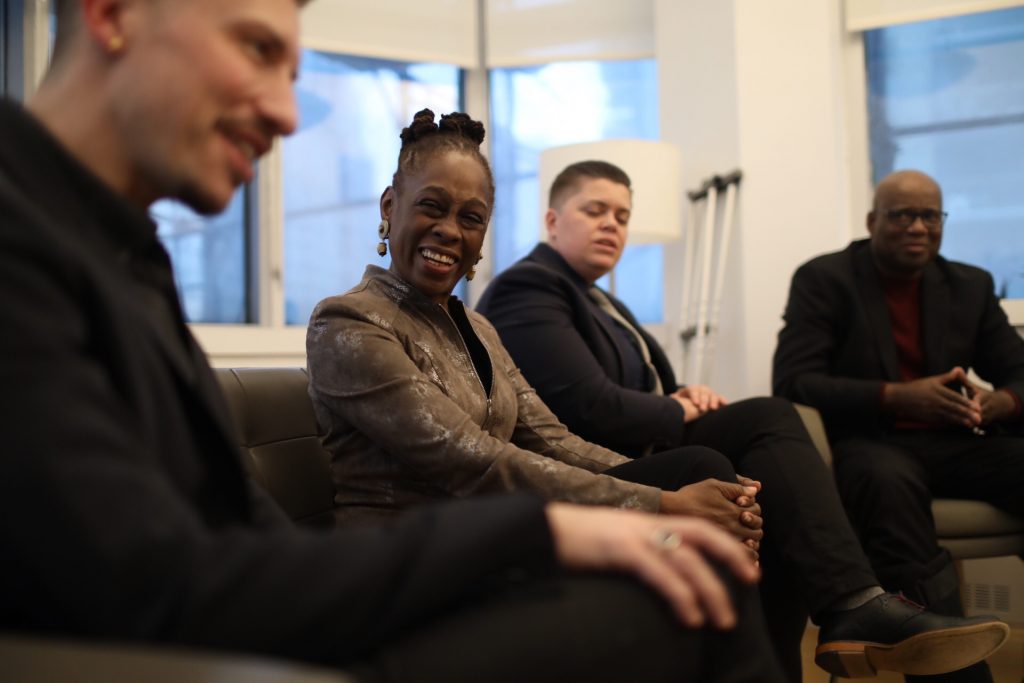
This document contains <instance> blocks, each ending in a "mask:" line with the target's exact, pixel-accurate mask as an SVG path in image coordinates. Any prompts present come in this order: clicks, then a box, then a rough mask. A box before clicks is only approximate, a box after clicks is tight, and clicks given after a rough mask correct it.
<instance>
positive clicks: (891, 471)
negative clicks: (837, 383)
mask: <svg viewBox="0 0 1024 683" xmlns="http://www.w3.org/2000/svg"><path fill="white" fill-rule="evenodd" d="M833 452H834V455H835V468H836V479H837V481H838V483H839V491H840V493H841V494H842V497H843V503H844V504H845V505H846V508H847V511H848V513H849V515H850V519H851V520H852V521H853V523H854V526H855V528H856V530H857V534H858V535H859V536H860V538H861V542H862V545H863V546H864V549H865V551H866V552H867V554H868V557H869V558H870V559H871V563H872V566H873V567H874V569H875V572H876V574H877V575H878V578H879V579H880V580H881V582H882V585H883V586H884V587H885V588H886V589H887V590H891V591H903V592H904V593H906V594H907V595H908V596H910V597H911V598H912V599H914V600H916V601H918V602H921V603H923V604H925V605H926V606H927V607H928V608H929V609H930V610H932V611H933V612H938V613H940V614H950V615H959V614H962V606H961V604H960V596H959V592H958V586H957V578H956V573H955V571H954V569H953V566H952V560H951V558H950V557H949V553H947V552H946V551H944V550H943V549H941V548H940V547H939V545H938V542H937V541H936V536H935V520H934V519H933V517H932V509H931V503H932V497H933V496H936V497H939V498H968V499H973V500H983V501H987V502H989V503H992V504H993V505H995V506H996V507H999V508H1001V509H1003V510H1006V511H1008V512H1012V513H1015V514H1018V515H1020V514H1024V497H1022V496H1021V494H1020V491H1021V488H1022V487H1024V439H1022V438H1020V437H1014V436H999V435H993V436H976V435H974V434H972V433H970V432H967V431H966V430H964V431H959V430H957V431H952V430H951V431H941V432H940V431H905V432H892V433H890V434H888V435H885V436H883V437H879V438H876V439H868V438H854V439H843V440H840V441H838V442H836V443H835V444H834V445H833ZM927 680H943V681H991V680H992V678H991V674H990V673H989V671H988V667H987V665H986V664H985V663H984V662H982V663H980V664H977V665H975V666H972V667H968V668H967V669H964V670H963V671H958V672H955V673H953V674H948V675H946V676H942V677H937V676H936V677H932V678H930V679H927Z"/></svg>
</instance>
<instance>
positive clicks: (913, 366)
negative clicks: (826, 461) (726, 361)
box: [773, 171, 1024, 681]
mask: <svg viewBox="0 0 1024 683" xmlns="http://www.w3.org/2000/svg"><path fill="white" fill-rule="evenodd" d="M945 217H946V214H945V212H943V210H942V191H941V189H940V188H939V185H938V184H937V183H936V182H935V181H934V180H933V179H932V178H930V177H928V176H927V175H925V174H923V173H920V172H918V171H900V172H897V173H893V174H891V175H889V176H887V177H886V178H884V179H883V180H882V181H881V182H880V183H879V185H878V187H877V189H876V191H875V197H874V203H873V206H872V209H871V212H870V213H868V215H867V229H868V233H869V234H870V238H869V239H865V240H857V241H854V242H853V243H852V244H850V245H849V246H848V247H847V248H846V249H844V250H842V251H840V252H836V253H832V254H826V255H824V256H819V257H817V258H815V259H812V260H811V261H809V262H808V263H806V264H804V265H803V266H801V267H800V268H799V269H798V270H797V271H796V274H795V275H794V276H793V281H792V286H791V289H790V295H789V302H788V304H787V306H786V312H785V316H784V318H785V327H784V328H783V329H782V331H781V332H780V333H779V343H778V347H777V349H776V351H775V361H774V372H773V374H774V376H773V387H774V392H775V394H776V395H779V396H784V397H786V398H789V399H791V400H793V401H797V402H800V403H806V404H809V405H812V406H814V407H816V408H818V410H820V411H821V413H822V416H823V417H824V419H825V422H826V425H827V427H828V433H829V438H830V440H831V442H832V449H833V451H834V455H835V470H836V479H837V481H838V484H839V490H840V494H841V496H842V498H843V502H844V504H845V505H846V508H847V511H848V513H849V515H850V517H851V520H852V521H853V523H854V526H855V527H856V529H857V531H858V533H859V535H860V537H861V540H862V544H863V546H864V549H865V550H866V551H867V553H868V556H869V558H870V559H871V562H872V564H873V566H874V569H875V572H876V573H877V575H878V578H879V579H880V580H881V581H882V585H883V586H884V587H885V588H886V590H890V591H896V590H901V591H903V592H904V593H906V594H907V595H908V596H910V597H911V598H912V599H914V600H917V601H919V602H923V603H925V604H926V605H927V606H928V608H929V609H930V610H932V611H935V612H939V613H944V614H960V613H961V609H962V608H961V605H960V601H959V594H958V592H957V577H956V573H955V571H954V569H953V565H952V562H951V558H950V556H949V553H948V552H946V551H945V550H942V549H940V548H939V546H938V544H937V542H936V537H935V525H934V520H933V519H932V515H931V501H932V497H933V496H939V497H950V498H970V499H976V500H984V501H988V502H990V503H992V504H994V505H996V506H997V507H999V508H1001V509H1003V510H1007V511H1010V512H1013V513H1015V514H1022V513H1024V505H1022V501H1024V498H1022V497H1021V495H1020V491H1021V488H1022V486H1024V439H1021V438H1020V436H1021V424H1022V420H1021V397H1022V396H1024V340H1022V339H1021V338H1020V336H1019V335H1018V334H1017V332H1016V331H1015V330H1014V329H1013V327H1011V326H1010V324H1009V322H1008V321H1007V318H1006V315H1005V314H1004V313H1003V311H1002V309H1001V308H1000V306H999V301H998V299H997V298H996V295H995V292H994V286H993V280H992V276H991V275H990V274H989V273H987V272H986V271H984V270H981V269H980V268H975V267H973V266H969V265H966V264H963V263H955V262H952V261H947V260H946V259H945V258H943V257H941V256H939V245H940V244H941V242H942V227H943V223H944V221H945ZM969 368H973V369H974V371H975V372H976V373H977V375H978V376H980V377H981V378H983V379H984V380H985V381H986V382H990V383H992V385H993V387H994V388H993V389H991V390H990V389H987V388H984V387H982V386H980V385H979V384H977V383H976V382H974V381H972V380H971V379H969V378H968V376H967V373H966V370H967V369H969ZM951 680H952V679H951ZM955 680H958V681H959V680H991V676H990V674H989V672H988V670H987V667H985V665H984V664H983V663H982V664H979V665H976V666H975V667H972V669H970V670H965V671H964V672H958V675H957V677H956V678H955Z"/></svg>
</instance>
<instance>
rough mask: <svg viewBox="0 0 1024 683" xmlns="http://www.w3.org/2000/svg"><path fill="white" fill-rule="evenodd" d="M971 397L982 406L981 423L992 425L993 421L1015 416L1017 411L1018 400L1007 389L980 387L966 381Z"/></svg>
mask: <svg viewBox="0 0 1024 683" xmlns="http://www.w3.org/2000/svg"><path fill="white" fill-rule="evenodd" d="M965 386H967V389H968V391H969V392H970V395H971V398H972V399H974V400H975V401H977V403H978V405H979V407H980V408H981V424H983V425H990V424H992V423H993V422H999V421H1000V420H1006V419H1008V418H1011V417H1013V414H1014V413H1015V412H1017V402H1016V401H1014V400H1013V397H1012V396H1010V394H1008V393H1007V392H1005V391H1000V390H998V389H997V390H996V391H989V390H988V389H985V388H983V387H979V386H978V385H977V384H974V383H973V382H969V383H966V384H965Z"/></svg>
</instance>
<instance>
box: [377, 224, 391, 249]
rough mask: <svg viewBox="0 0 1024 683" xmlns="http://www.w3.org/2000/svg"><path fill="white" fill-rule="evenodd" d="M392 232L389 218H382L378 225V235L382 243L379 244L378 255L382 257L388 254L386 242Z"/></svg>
mask: <svg viewBox="0 0 1024 683" xmlns="http://www.w3.org/2000/svg"><path fill="white" fill-rule="evenodd" d="M390 234H391V223H389V222H388V219H387V218H381V219H380V225H378V226H377V236H378V237H380V244H378V245H377V255H378V256H380V257H381V258H384V257H385V256H387V253H388V245H387V244H386V243H385V242H384V240H386V239H387V238H388V235H390Z"/></svg>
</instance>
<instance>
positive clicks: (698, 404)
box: [671, 384, 729, 416]
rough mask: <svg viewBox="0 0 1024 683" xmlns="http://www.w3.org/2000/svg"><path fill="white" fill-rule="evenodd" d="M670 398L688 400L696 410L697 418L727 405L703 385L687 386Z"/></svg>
mask: <svg viewBox="0 0 1024 683" xmlns="http://www.w3.org/2000/svg"><path fill="white" fill-rule="evenodd" d="M671 396H672V398H675V399H676V400H680V399H688V400H689V401H690V402H691V403H692V404H693V405H694V407H695V408H696V409H697V411H698V416H699V415H704V414H705V413H708V412H710V411H712V410H718V409H719V408H721V407H722V406H724V405H726V404H728V403H729V402H728V401H727V400H725V398H723V397H722V396H719V395H718V394H717V393H715V391H714V390H713V389H712V388H711V387H709V386H707V385H705V384H689V385H687V386H685V387H683V388H682V389H677V390H676V391H674V392H672V394H671Z"/></svg>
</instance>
